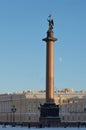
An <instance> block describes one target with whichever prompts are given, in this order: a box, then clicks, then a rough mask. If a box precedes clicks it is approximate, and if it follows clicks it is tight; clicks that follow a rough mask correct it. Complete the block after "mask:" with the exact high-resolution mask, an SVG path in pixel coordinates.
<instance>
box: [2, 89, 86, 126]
mask: <svg viewBox="0 0 86 130" xmlns="http://www.w3.org/2000/svg"><path fill="white" fill-rule="evenodd" d="M54 99H55V103H56V104H59V106H60V113H59V115H60V119H61V122H65V123H66V122H69V123H70V122H72V123H77V122H82V123H86V92H85V91H81V92H74V91H72V90H71V89H65V90H61V91H55V92H54ZM44 103H45V91H24V92H21V93H20V92H17V93H11V94H10V93H9V94H0V123H4V122H6V123H12V122H15V123H18V124H21V123H28V122H29V123H38V122H39V117H40V110H39V107H40V105H41V104H44ZM14 108H15V109H14ZM13 109H14V110H15V111H13Z"/></svg>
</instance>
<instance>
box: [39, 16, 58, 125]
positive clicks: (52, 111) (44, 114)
mask: <svg viewBox="0 0 86 130" xmlns="http://www.w3.org/2000/svg"><path fill="white" fill-rule="evenodd" d="M48 22H49V29H48V31H47V37H46V38H44V39H43V41H45V42H46V102H45V103H44V104H43V105H41V106H40V122H41V123H42V124H44V125H52V126H53V125H56V124H58V122H59V121H60V119H59V105H56V104H55V102H54V42H55V41H56V40H57V38H55V37H54V33H53V26H54V22H53V19H51V16H49V18H48Z"/></svg>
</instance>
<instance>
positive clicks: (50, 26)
mask: <svg viewBox="0 0 86 130" xmlns="http://www.w3.org/2000/svg"><path fill="white" fill-rule="evenodd" d="M48 22H49V30H50V31H51V30H52V29H53V26H54V22H53V19H51V15H49V17H48Z"/></svg>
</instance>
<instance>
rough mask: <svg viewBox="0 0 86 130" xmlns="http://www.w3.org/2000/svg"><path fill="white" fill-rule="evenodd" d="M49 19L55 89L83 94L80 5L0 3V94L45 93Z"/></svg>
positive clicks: (85, 62)
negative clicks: (52, 22) (52, 45)
mask: <svg viewBox="0 0 86 130" xmlns="http://www.w3.org/2000/svg"><path fill="white" fill-rule="evenodd" d="M49 14H52V18H53V20H54V36H55V37H57V38H58V41H57V42H56V43H55V44H54V47H55V52H54V54H55V57H54V59H55V74H54V75H55V82H54V87H55V90H57V89H64V88H73V89H74V90H82V89H86V0H1V1H0V93H5V92H15V91H23V90H27V89H30V90H41V89H43V90H44V89H45V69H46V68H45V65H46V43H44V42H43V41H42V39H43V38H45V37H46V32H47V30H48V22H47V18H48V16H49Z"/></svg>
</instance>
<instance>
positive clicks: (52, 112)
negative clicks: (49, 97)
mask: <svg viewBox="0 0 86 130" xmlns="http://www.w3.org/2000/svg"><path fill="white" fill-rule="evenodd" d="M39 121H40V123H41V124H42V125H46V126H58V124H59V123H60V118H59V105H56V104H55V103H54V102H48V103H45V104H44V105H41V106H40V118H39Z"/></svg>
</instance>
